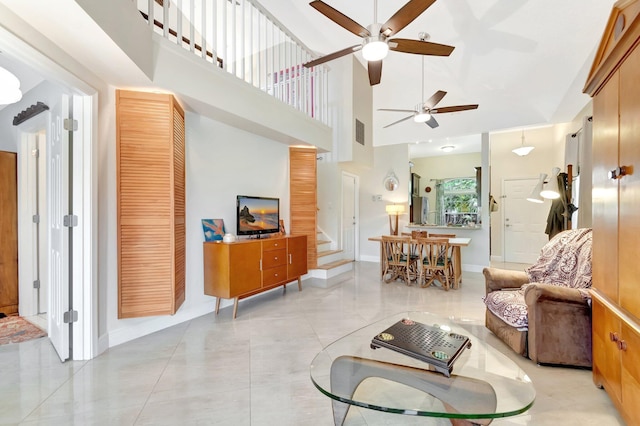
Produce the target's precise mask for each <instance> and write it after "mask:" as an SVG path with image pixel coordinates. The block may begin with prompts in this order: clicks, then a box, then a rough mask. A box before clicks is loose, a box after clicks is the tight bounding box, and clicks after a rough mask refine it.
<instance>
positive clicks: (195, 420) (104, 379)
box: [0, 262, 624, 426]
mask: <svg viewBox="0 0 640 426" xmlns="http://www.w3.org/2000/svg"><path fill="white" fill-rule="evenodd" d="M378 274H379V266H378V264H376V263H366V262H358V263H356V264H355V268H354V271H353V272H351V273H348V274H345V275H343V276H341V277H339V278H338V279H335V280H334V281H333V282H331V283H330V284H327V283H325V282H323V281H317V280H313V279H310V280H306V281H304V282H303V291H302V292H298V291H297V285H296V284H295V283H294V284H290V285H289V286H288V289H287V291H286V294H285V295H284V296H283V294H282V290H281V289H278V290H275V291H272V292H268V293H265V294H262V295H258V296H256V297H254V298H252V299H248V300H244V301H241V302H240V306H239V311H238V318H237V319H236V320H233V319H231V310H232V309H231V307H229V308H225V309H223V310H221V312H220V314H219V315H218V316H217V317H216V316H215V315H213V314H209V315H205V316H202V317H200V318H197V319H194V320H191V321H189V322H186V323H183V324H179V325H177V326H174V327H171V328H169V329H166V330H163V331H160V332H158V333H154V334H152V335H149V336H146V337H143V338H140V339H137V340H135V341H132V342H128V343H126V344H123V345H120V346H117V347H113V348H111V349H109V350H108V351H107V352H106V353H104V354H102V355H100V356H98V357H97V358H95V359H93V360H91V361H88V362H87V361H82V362H80V361H70V362H66V363H64V364H62V363H60V362H59V361H58V359H57V356H56V355H55V354H54V353H53V350H52V348H51V346H50V344H49V342H48V341H47V339H38V340H36V341H32V342H26V343H22V344H18V345H5V346H0V424H2V425H7V424H10V425H14V424H19V425H62V424H66V425H71V424H73V425H93V424H97V425H176V424H180V425H230V426H242V425H252V426H262V425H268V426H275V425H278V426H282V425H331V424H333V420H332V413H331V404H330V401H329V399H328V398H327V397H325V396H324V395H322V394H321V393H320V392H319V391H317V390H316V389H315V387H314V386H313V384H312V383H311V381H310V379H309V363H310V361H311V360H312V359H313V357H314V356H315V354H316V353H317V352H318V351H320V350H321V348H322V347H323V346H325V345H327V344H329V343H330V342H332V341H333V340H335V339H337V338H339V337H341V336H343V335H345V334H347V333H349V332H351V331H353V330H355V329H357V328H360V327H362V326H364V325H366V324H368V323H370V322H372V321H374V320H377V319H381V318H384V317H386V316H389V315H391V314H394V313H397V312H402V311H412V310H422V311H430V312H433V313H436V314H440V315H446V316H453V317H458V318H465V319H468V320H475V321H476V322H477V324H478V326H477V327H476V328H475V330H476V331H475V332H476V333H477V334H478V333H479V334H482V335H483V336H485V338H486V340H487V341H488V342H489V343H490V344H492V345H493V346H495V347H496V348H498V349H500V350H501V351H502V352H504V353H505V354H507V355H508V356H509V357H510V358H512V359H513V360H514V361H515V362H517V363H518V364H519V365H520V366H521V368H522V369H523V370H525V372H526V373H527V374H528V375H529V377H531V379H532V380H533V383H534V385H535V386H536V390H537V399H536V402H535V404H534V406H533V407H532V409H531V410H529V411H528V412H527V413H525V414H522V415H520V416H516V417H512V418H507V419H501V420H495V421H494V422H493V423H492V424H496V425H503V426H504V425H536V426H538V425H540V426H544V425H558V424H562V425H581V426H583V425H623V424H624V422H623V421H622V420H621V418H620V417H619V416H618V414H617V412H616V410H615V408H614V407H613V405H612V403H611V401H610V399H609V398H608V396H607V394H606V393H605V392H604V391H603V390H600V389H597V388H596V387H595V386H594V385H593V383H592V380H591V372H590V371H588V370H578V369H567V368H554V367H542V366H537V365H535V364H533V363H531V362H530V361H529V360H527V359H525V358H522V357H519V356H517V355H515V354H513V353H512V352H511V351H510V350H509V349H507V348H506V347H505V346H504V345H503V344H502V343H501V342H500V341H499V340H498V339H497V338H495V336H493V335H492V334H491V333H490V332H488V331H487V330H486V329H485V328H484V327H482V321H483V318H484V307H483V306H484V305H483V304H482V301H481V297H482V295H483V294H484V280H483V277H482V274H480V273H469V272H465V273H464V274H463V284H462V287H461V288H460V289H459V290H451V291H449V292H444V291H443V290H442V289H441V288H437V287H430V288H426V289H422V288H418V287H407V286H405V285H404V284H403V283H400V282H398V283H391V284H384V283H381V282H380V281H379V276H378ZM345 424H346V425H406V424H410V425H414V424H416V425H418V424H419V425H446V424H450V423H449V422H447V421H444V420H438V419H427V418H421V419H416V418H412V417H408V416H400V415H391V414H386V413H378V412H374V411H370V410H365V409H353V408H352V409H351V410H350V412H349V415H348V417H347V420H346V422H345Z"/></svg>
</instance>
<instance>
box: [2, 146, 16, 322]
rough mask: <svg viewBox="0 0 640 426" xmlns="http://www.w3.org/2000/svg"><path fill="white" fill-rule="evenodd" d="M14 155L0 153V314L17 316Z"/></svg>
mask: <svg viewBox="0 0 640 426" xmlns="http://www.w3.org/2000/svg"><path fill="white" fill-rule="evenodd" d="M17 158H18V155H17V154H16V153H15V152H4V151H0V312H2V313H3V314H5V315H11V314H17V313H18V184H17V178H18V174H17Z"/></svg>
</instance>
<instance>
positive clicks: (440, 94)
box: [424, 90, 447, 109]
mask: <svg viewBox="0 0 640 426" xmlns="http://www.w3.org/2000/svg"><path fill="white" fill-rule="evenodd" d="M446 94H447V92H445V91H443V90H438V91H437V92H436V93H434V94H433V95H432V96H431V97H430V98H429V99H427V100H426V101H425V102H424V108H425V109H432V108H433V107H435V106H436V105H438V102H440V101H441V100H442V98H444V95H446Z"/></svg>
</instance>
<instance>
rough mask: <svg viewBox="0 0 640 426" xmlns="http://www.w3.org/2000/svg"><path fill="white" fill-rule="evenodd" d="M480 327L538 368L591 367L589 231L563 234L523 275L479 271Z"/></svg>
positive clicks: (495, 270) (488, 269)
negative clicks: (482, 306)
mask: <svg viewBox="0 0 640 426" xmlns="http://www.w3.org/2000/svg"><path fill="white" fill-rule="evenodd" d="M483 274H484V276H485V284H486V296H485V298H484V301H485V304H486V305H487V310H486V318H485V325H486V327H487V328H488V329H489V330H491V331H492V332H493V333H494V334H495V335H496V336H498V337H499V338H500V339H501V340H502V341H504V342H505V343H506V344H507V345H508V346H509V347H510V348H511V349H513V350H514V351H515V352H517V353H518V354H521V355H523V356H525V357H528V358H530V359H531V360H532V361H534V362H536V363H539V364H553V365H566V366H576V367H591V303H590V302H591V300H590V297H589V294H588V289H589V288H590V287H591V229H589V228H583V229H577V230H569V231H564V232H561V233H559V234H558V235H556V236H555V237H554V238H553V239H551V241H549V242H548V243H547V244H546V245H545V246H544V247H543V248H542V250H541V254H540V256H539V257H538V260H537V262H536V263H535V264H534V265H532V266H531V267H529V268H527V269H526V270H525V271H524V272H523V271H509V270H503V269H496V268H485V269H484V271H483Z"/></svg>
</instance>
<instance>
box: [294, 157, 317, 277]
mask: <svg viewBox="0 0 640 426" xmlns="http://www.w3.org/2000/svg"><path fill="white" fill-rule="evenodd" d="M316 154H317V150H316V149H315V148H299V147H291V148H289V197H290V201H289V206H290V207H289V208H290V214H291V225H290V226H291V234H292V235H306V236H307V267H308V268H309V269H314V268H315V267H316V266H317V264H318V248H317V242H316V241H317V232H318V228H317V226H318V225H317V212H318V207H317V203H318V201H317V187H318V183H317V182H318V181H317V179H318V177H317V166H316Z"/></svg>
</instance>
